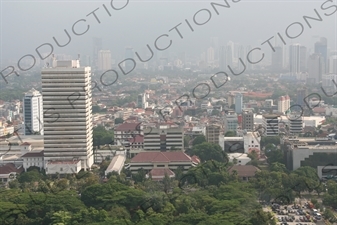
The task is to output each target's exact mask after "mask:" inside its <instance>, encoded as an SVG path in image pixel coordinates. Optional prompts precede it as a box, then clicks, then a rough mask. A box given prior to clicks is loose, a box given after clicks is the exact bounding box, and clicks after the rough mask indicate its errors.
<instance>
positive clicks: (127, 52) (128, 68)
mask: <svg viewBox="0 0 337 225" xmlns="http://www.w3.org/2000/svg"><path fill="white" fill-rule="evenodd" d="M133 58H134V52H133V48H131V47H127V48H126V49H125V59H133ZM133 67H134V64H133V63H132V61H131V60H127V61H125V72H126V73H127V72H129V71H131V70H132V69H133Z"/></svg>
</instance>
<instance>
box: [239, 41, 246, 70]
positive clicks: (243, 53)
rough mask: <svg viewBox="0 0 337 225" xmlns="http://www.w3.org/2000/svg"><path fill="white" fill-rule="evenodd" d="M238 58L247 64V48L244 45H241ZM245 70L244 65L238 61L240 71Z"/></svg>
mask: <svg viewBox="0 0 337 225" xmlns="http://www.w3.org/2000/svg"><path fill="white" fill-rule="evenodd" d="M238 51H239V52H238V58H241V59H242V61H243V62H245V58H247V57H246V55H247V54H246V52H245V47H244V46H242V45H239V47H238ZM243 69H244V66H243V65H242V63H241V62H240V61H239V60H238V71H242V70H243Z"/></svg>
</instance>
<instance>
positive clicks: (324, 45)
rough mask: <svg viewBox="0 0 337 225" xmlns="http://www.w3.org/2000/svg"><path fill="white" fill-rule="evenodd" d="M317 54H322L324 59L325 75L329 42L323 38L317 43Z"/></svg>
mask: <svg viewBox="0 0 337 225" xmlns="http://www.w3.org/2000/svg"><path fill="white" fill-rule="evenodd" d="M315 53H317V54H320V55H321V56H322V58H323V60H322V61H323V73H326V66H327V57H328V41H327V39H326V38H325V37H322V38H321V39H320V41H318V42H316V43H315Z"/></svg>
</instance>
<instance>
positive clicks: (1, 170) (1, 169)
mask: <svg viewBox="0 0 337 225" xmlns="http://www.w3.org/2000/svg"><path fill="white" fill-rule="evenodd" d="M22 171H23V168H22V167H20V168H16V167H15V165H14V164H13V163H7V164H6V165H3V166H0V174H10V173H21V172H22Z"/></svg>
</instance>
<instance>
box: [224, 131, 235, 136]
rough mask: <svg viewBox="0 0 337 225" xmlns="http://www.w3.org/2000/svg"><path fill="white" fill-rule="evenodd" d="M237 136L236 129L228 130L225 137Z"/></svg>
mask: <svg viewBox="0 0 337 225" xmlns="http://www.w3.org/2000/svg"><path fill="white" fill-rule="evenodd" d="M235 136H236V132H235V131H227V132H226V133H225V137H235Z"/></svg>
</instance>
